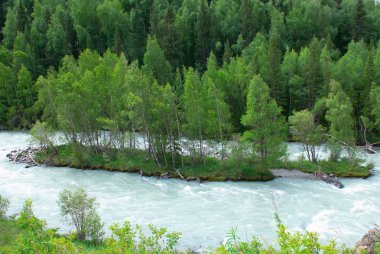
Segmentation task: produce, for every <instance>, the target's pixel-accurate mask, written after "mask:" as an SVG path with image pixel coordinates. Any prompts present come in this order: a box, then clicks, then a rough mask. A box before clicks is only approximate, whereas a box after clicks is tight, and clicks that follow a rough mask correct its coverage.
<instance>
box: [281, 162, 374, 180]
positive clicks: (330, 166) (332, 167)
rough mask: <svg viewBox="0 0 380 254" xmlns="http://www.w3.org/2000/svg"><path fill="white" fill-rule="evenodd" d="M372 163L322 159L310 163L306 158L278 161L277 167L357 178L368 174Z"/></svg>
mask: <svg viewBox="0 0 380 254" xmlns="http://www.w3.org/2000/svg"><path fill="white" fill-rule="evenodd" d="M372 167H373V166H372V165H370V164H369V165H367V166H361V165H353V164H351V163H349V162H348V161H345V160H342V161H329V160H322V161H318V163H312V162H310V161H307V160H303V159H300V160H297V161H285V162H280V163H279V165H278V168H284V169H298V170H301V171H302V172H305V173H316V172H319V171H321V172H323V173H326V174H334V175H336V176H338V177H357V178H366V177H369V176H370V171H371V169H372Z"/></svg>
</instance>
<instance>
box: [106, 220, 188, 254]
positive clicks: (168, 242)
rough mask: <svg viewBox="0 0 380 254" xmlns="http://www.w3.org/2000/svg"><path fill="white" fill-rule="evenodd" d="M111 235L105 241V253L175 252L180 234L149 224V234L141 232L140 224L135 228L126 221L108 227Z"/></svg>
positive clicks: (166, 253)
mask: <svg viewBox="0 0 380 254" xmlns="http://www.w3.org/2000/svg"><path fill="white" fill-rule="evenodd" d="M110 229H111V231H112V237H111V238H108V239H107V240H106V243H105V245H106V246H105V253H112V254H119V253H120V254H124V253H139V254H141V253H157V254H159V253H160V254H169V253H176V251H175V249H174V248H175V247H176V246H177V244H178V240H179V239H180V236H181V234H180V233H177V232H172V233H168V232H167V229H166V228H156V227H154V226H153V225H149V230H150V235H149V236H147V235H145V234H144V233H143V231H142V228H141V227H140V226H136V227H135V228H134V227H132V225H131V224H130V223H129V222H128V221H126V222H124V224H123V225H122V226H120V225H118V224H114V225H112V226H111V227H110Z"/></svg>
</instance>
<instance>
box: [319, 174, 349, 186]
mask: <svg viewBox="0 0 380 254" xmlns="http://www.w3.org/2000/svg"><path fill="white" fill-rule="evenodd" d="M319 177H320V178H321V179H322V181H324V182H326V183H329V184H332V185H334V186H336V187H338V188H339V189H342V188H343V187H344V185H343V183H341V182H340V181H339V179H338V177H336V176H335V175H333V174H329V175H328V174H325V173H320V174H319Z"/></svg>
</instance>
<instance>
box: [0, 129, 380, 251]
mask: <svg viewBox="0 0 380 254" xmlns="http://www.w3.org/2000/svg"><path fill="white" fill-rule="evenodd" d="M29 137H30V136H29V134H27V133H21V132H0V194H1V195H4V196H5V197H7V198H8V199H9V200H10V202H11V205H10V209H9V214H14V213H17V212H18V211H19V210H20V209H21V207H22V205H23V203H24V200H25V199H26V198H31V199H32V200H33V204H34V211H35V214H36V215H37V216H38V217H39V218H44V219H46V221H47V223H48V226H49V227H56V228H60V230H61V232H67V231H68V230H69V229H70V228H69V227H67V226H66V225H65V224H64V223H63V221H62V220H61V217H60V213H59V209H58V207H57V197H58V193H59V192H60V191H61V190H62V189H64V188H70V187H74V186H80V187H83V188H85V189H86V190H87V191H88V193H89V194H90V195H91V196H93V197H96V199H97V202H98V203H99V209H98V210H99V213H100V215H101V217H102V219H103V220H104V222H105V225H106V227H107V228H108V226H109V225H111V224H113V223H120V222H123V221H124V220H129V221H130V222H131V223H133V224H140V225H147V224H149V223H152V224H154V225H157V226H163V227H167V228H168V229H169V230H175V231H180V232H182V233H183V236H182V238H181V241H180V246H179V247H180V248H185V247H187V246H189V247H193V248H198V247H200V246H203V247H207V246H215V245H217V244H219V243H221V242H222V241H223V239H224V237H225V235H226V233H227V232H228V230H229V229H231V228H232V227H236V226H237V227H238V233H239V235H240V237H241V239H242V240H249V239H250V238H251V236H252V235H253V234H254V235H257V236H259V237H260V238H261V239H262V240H263V241H265V242H268V243H274V242H275V238H276V233H275V231H276V224H275V220H274V216H273V205H272V203H273V202H272V201H273V196H274V198H275V202H276V206H277V209H278V212H279V215H280V218H281V219H282V221H283V223H284V224H285V225H286V226H288V227H289V229H291V230H301V231H304V230H309V231H316V232H318V233H319V234H320V237H321V239H322V240H325V239H328V238H332V237H336V238H337V239H338V242H340V243H345V244H347V245H348V246H354V245H355V243H356V241H358V240H359V239H360V238H361V237H362V236H363V235H364V234H365V233H366V232H367V231H368V230H369V229H370V228H373V227H374V224H375V223H379V222H380V174H379V173H376V174H375V175H374V176H372V177H370V178H368V179H342V182H343V184H344V185H345V188H343V189H338V188H335V187H333V186H332V185H329V184H326V183H324V182H322V181H315V180H304V179H276V180H274V181H270V182H238V183H234V182H224V183H197V182H184V181H181V180H173V179H169V180H159V179H156V178H152V177H141V176H139V175H137V174H129V173H116V172H106V171H101V170H77V169H71V168H54V167H32V168H25V165H23V164H15V163H12V162H10V161H8V160H7V158H6V157H5V155H6V154H7V153H8V152H9V151H10V150H13V149H17V148H21V147H25V146H27V145H28V144H29ZM289 153H290V156H291V157H296V156H298V155H299V154H300V153H302V146H301V145H299V144H289ZM367 160H368V161H371V162H373V163H374V164H375V166H376V169H377V170H380V153H378V154H376V155H367Z"/></svg>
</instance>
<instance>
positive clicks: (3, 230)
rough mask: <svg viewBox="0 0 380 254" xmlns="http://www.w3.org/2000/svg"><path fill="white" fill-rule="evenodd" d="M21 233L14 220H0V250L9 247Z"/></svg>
mask: <svg viewBox="0 0 380 254" xmlns="http://www.w3.org/2000/svg"><path fill="white" fill-rule="evenodd" d="M19 232H20V230H19V229H18V228H17V227H16V225H15V223H14V221H13V220H12V219H9V220H8V219H1V218H0V249H1V248H2V247H5V246H9V245H10V244H11V243H12V242H13V241H14V240H15V236H16V235H17V234H18V233H19Z"/></svg>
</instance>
